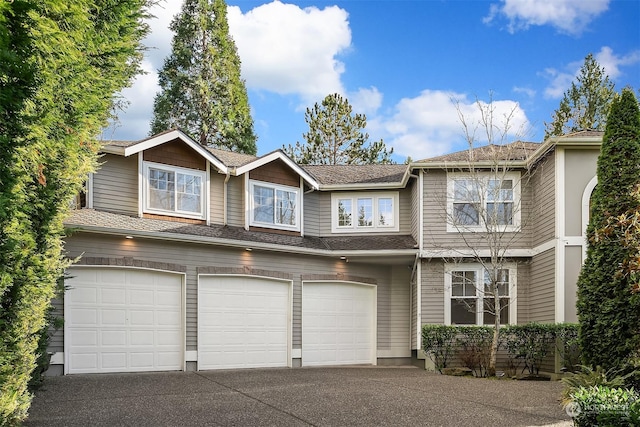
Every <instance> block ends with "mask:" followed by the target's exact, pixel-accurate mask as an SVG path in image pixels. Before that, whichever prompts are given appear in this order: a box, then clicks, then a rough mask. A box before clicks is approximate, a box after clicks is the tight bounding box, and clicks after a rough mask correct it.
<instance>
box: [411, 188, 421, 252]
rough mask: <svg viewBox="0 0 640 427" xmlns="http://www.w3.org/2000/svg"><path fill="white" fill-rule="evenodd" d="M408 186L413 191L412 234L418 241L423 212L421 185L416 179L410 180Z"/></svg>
mask: <svg viewBox="0 0 640 427" xmlns="http://www.w3.org/2000/svg"><path fill="white" fill-rule="evenodd" d="M408 188H409V190H410V191H411V235H412V236H413V238H414V239H415V240H416V242H418V241H419V239H420V229H419V227H420V214H421V213H422V211H421V210H420V186H419V185H418V181H417V180H415V179H412V180H410V181H409V185H408Z"/></svg>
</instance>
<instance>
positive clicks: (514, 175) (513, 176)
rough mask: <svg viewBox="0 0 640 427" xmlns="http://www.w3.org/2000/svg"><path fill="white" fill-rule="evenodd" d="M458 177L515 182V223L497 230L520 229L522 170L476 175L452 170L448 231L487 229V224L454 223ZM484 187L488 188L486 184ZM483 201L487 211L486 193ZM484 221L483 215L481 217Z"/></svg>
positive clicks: (448, 177) (448, 195) (449, 182)
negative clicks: (455, 184)
mask: <svg viewBox="0 0 640 427" xmlns="http://www.w3.org/2000/svg"><path fill="white" fill-rule="evenodd" d="M458 179H472V180H479V179H482V180H483V181H484V182H485V183H486V181H488V180H491V179H500V180H508V179H510V180H511V181H512V182H513V189H512V190H513V224H510V225H504V226H501V227H500V229H498V230H495V231H506V232H517V231H520V218H521V216H520V212H521V210H522V197H521V196H522V193H521V188H520V181H521V174H520V172H505V173H502V172H498V173H494V172H478V173H476V175H475V176H474V175H471V174H469V173H465V172H450V173H448V174H447V232H449V233H459V232H482V231H487V226H486V224H482V223H481V224H479V225H463V224H458V225H456V224H454V223H453V218H454V213H453V203H454V195H455V191H454V181H455V180H458ZM483 188H487V185H486V184H484V185H483ZM482 199H483V200H482V202H483V205H484V208H483V210H485V211H486V209H487V207H486V194H483V195H482ZM479 220H480V222H482V217H481V218H480V219H479Z"/></svg>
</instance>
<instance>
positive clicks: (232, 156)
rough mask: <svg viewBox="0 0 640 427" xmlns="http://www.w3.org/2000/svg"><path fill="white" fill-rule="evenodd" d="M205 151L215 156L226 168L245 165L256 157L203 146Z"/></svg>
mask: <svg viewBox="0 0 640 427" xmlns="http://www.w3.org/2000/svg"><path fill="white" fill-rule="evenodd" d="M205 148H206V149H207V151H209V152H210V153H211V154H213V155H214V156H216V157H217V158H218V159H220V161H221V162H222V163H224V165H225V166H226V167H228V168H234V167H238V166H243V165H246V164H247V163H251V162H252V161H254V160H256V159H258V157H256V156H252V155H251V154H244V153H235V152H233V151H228V150H221V149H219V148H212V147H205Z"/></svg>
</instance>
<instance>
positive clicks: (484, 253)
mask: <svg viewBox="0 0 640 427" xmlns="http://www.w3.org/2000/svg"><path fill="white" fill-rule="evenodd" d="M556 243H557V239H553V240H549V241H548V242H545V243H543V244H541V245H539V246H536V247H535V248H532V249H523V248H516V249H507V250H506V251H505V253H504V254H503V255H502V256H503V257H504V258H530V257H533V256H536V255H540V254H541V253H543V252H546V251H548V250H551V249H553V248H555V247H556ZM490 256H491V251H490V250H489V249H481V250H473V249H469V248H460V249H452V248H443V249H423V250H421V251H420V258H427V259H429V258H489V257H490Z"/></svg>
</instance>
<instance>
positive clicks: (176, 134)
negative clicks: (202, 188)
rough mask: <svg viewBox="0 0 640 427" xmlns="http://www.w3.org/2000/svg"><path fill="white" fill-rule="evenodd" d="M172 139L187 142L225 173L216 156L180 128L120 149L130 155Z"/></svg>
mask: <svg viewBox="0 0 640 427" xmlns="http://www.w3.org/2000/svg"><path fill="white" fill-rule="evenodd" d="M174 139H180V140H181V141H182V142H184V143H185V144H187V145H188V146H189V147H191V148H192V149H193V150H194V151H196V152H197V153H198V154H200V155H201V156H202V157H204V158H205V159H206V160H208V161H209V162H210V163H211V164H212V165H213V166H215V167H216V168H217V169H218V170H219V171H220V172H222V173H227V172H228V170H227V167H226V166H225V165H224V163H222V162H221V161H220V160H219V159H218V158H217V157H216V156H214V155H213V154H211V152H209V151H208V150H207V149H206V148H205V147H203V146H202V145H200V144H198V143H197V142H195V141H194V140H193V139H191V138H190V137H189V136H188V135H187V134H185V133H184V132H182V131H181V130H178V129H176V130H172V131H169V132H166V133H161V134H159V135H156V136H152V137H150V138H147V139H143V140H142V141H140V142H137V143H135V144H134V145H131V146H129V147H126V148H125V149H124V150H123V151H122V155H124V157H129V156H131V155H133V154H136V153H139V152H142V151H144V150H148V149H150V148H153V147H157V146H158V145H162V144H165V143H167V142H169V141H173V140H174ZM105 148H106V147H105ZM103 151H104V152H105V153H106V152H109V151H108V150H107V149H104V150H103ZM113 154H118V153H115V152H114V153H113Z"/></svg>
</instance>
